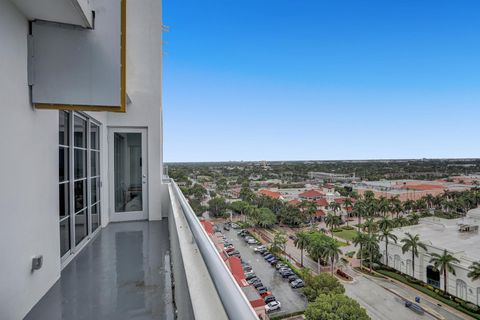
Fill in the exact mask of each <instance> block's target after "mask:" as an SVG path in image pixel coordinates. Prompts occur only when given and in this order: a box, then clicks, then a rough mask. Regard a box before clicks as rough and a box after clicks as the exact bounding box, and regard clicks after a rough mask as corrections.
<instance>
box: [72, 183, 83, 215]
mask: <svg viewBox="0 0 480 320" xmlns="http://www.w3.org/2000/svg"><path fill="white" fill-rule="evenodd" d="M74 186H75V190H74V194H75V212H78V211H80V210H82V209H84V208H85V207H86V201H85V200H86V188H85V180H80V181H76V182H75V184H74Z"/></svg>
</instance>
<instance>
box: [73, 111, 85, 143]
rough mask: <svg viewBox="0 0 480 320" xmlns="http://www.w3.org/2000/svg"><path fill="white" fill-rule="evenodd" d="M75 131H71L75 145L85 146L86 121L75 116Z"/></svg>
mask: <svg viewBox="0 0 480 320" xmlns="http://www.w3.org/2000/svg"><path fill="white" fill-rule="evenodd" d="M74 127H75V132H74V133H73V137H74V141H75V142H74V145H75V147H81V148H86V147H87V121H85V120H83V119H82V118H79V117H75V123H74Z"/></svg>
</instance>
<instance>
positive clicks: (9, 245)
mask: <svg viewBox="0 0 480 320" xmlns="http://www.w3.org/2000/svg"><path fill="white" fill-rule="evenodd" d="M27 34H28V22H27V20H26V18H25V17H24V16H23V15H21V14H20V13H19V12H18V10H17V9H16V7H14V6H13V5H12V4H11V3H10V2H9V1H7V0H0V39H1V44H0V97H1V99H0V101H1V109H2V111H3V112H2V116H0V148H1V150H2V152H1V156H0V215H1V223H0V253H1V264H0V271H1V275H0V319H21V318H22V317H23V315H25V313H26V312H27V311H28V310H29V309H30V308H31V307H32V306H33V304H34V303H35V302H36V301H37V300H38V299H40V297H42V296H43V295H44V294H45V292H46V291H47V290H48V289H49V288H50V287H51V286H52V285H53V284H54V283H55V281H56V280H57V279H58V277H59V275H60V262H59V252H60V243H59V224H58V112H57V111H44V110H42V111H36V110H33V109H32V107H31V105H30V103H29V88H28V84H27ZM37 254H42V255H43V259H44V260H43V267H42V268H41V269H40V270H38V271H35V272H33V273H31V272H30V268H31V258H32V256H34V255H37Z"/></svg>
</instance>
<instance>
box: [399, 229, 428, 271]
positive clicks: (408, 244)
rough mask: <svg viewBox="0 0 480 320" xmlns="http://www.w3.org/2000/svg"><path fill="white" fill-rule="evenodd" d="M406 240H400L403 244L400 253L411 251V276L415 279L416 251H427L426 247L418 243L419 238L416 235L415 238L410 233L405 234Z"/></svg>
mask: <svg viewBox="0 0 480 320" xmlns="http://www.w3.org/2000/svg"><path fill="white" fill-rule="evenodd" d="M405 236H406V238H403V239H402V240H400V242H401V243H403V246H402V253H405V252H408V251H411V252H412V276H413V277H415V257H418V249H420V248H421V249H423V250H425V251H428V250H427V246H426V245H425V244H424V243H423V242H421V241H420V237H419V235H418V234H416V235H415V236H413V235H411V234H410V233H408V232H406V233H405Z"/></svg>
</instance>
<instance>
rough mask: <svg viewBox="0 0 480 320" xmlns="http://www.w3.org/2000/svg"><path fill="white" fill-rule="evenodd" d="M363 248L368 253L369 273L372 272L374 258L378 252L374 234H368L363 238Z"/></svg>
mask: <svg viewBox="0 0 480 320" xmlns="http://www.w3.org/2000/svg"><path fill="white" fill-rule="evenodd" d="M363 248H364V250H365V251H366V252H367V253H368V258H369V265H370V272H372V267H373V262H374V261H375V260H376V257H377V256H378V253H379V251H380V250H379V249H380V247H379V245H378V237H377V235H376V234H374V233H370V234H368V235H367V236H366V237H365V240H364V243H363Z"/></svg>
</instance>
